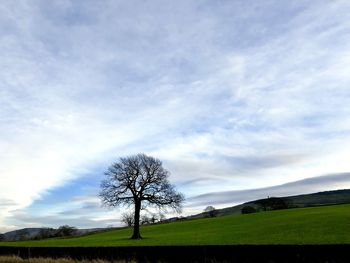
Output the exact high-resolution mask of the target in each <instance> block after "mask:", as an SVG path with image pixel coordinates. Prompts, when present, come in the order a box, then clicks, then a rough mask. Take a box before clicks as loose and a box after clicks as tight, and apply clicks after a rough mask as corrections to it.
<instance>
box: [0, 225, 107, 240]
mask: <svg viewBox="0 0 350 263" xmlns="http://www.w3.org/2000/svg"><path fill="white" fill-rule="evenodd" d="M104 230H105V229H104V228H91V229H75V228H73V231H72V232H71V233H69V234H66V235H65V234H64V233H62V230H60V229H54V228H44V227H43V228H23V229H19V230H14V231H10V232H7V233H4V234H0V241H20V240H31V239H46V238H50V237H63V236H82V235H86V234H90V233H96V232H99V231H104Z"/></svg>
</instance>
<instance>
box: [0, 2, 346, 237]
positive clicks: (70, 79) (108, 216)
mask: <svg viewBox="0 0 350 263" xmlns="http://www.w3.org/2000/svg"><path fill="white" fill-rule="evenodd" d="M0 49H1V52H0V80H1V81H0V127H1V129H0V160H1V161H0V164H1V165H0V204H1V211H0V232H4V231H7V230H11V229H16V228H22V227H33V226H50V227H57V226H59V225H63V224H71V225H75V226H77V227H104V226H109V225H118V224H120V223H119V217H120V213H121V212H122V211H123V210H122V209H114V210H108V209H106V208H102V207H101V206H100V201H99V199H98V197H97V194H98V192H99V184H100V181H101V179H102V178H103V172H104V171H105V170H106V169H107V167H108V166H109V165H110V164H111V163H112V162H113V161H115V160H117V159H118V158H119V157H122V156H126V155H130V154H135V153H140V152H144V153H146V154H149V155H152V156H155V157H157V158H160V159H161V160H162V161H163V163H164V166H165V167H166V168H167V169H168V170H169V171H170V172H171V177H170V179H171V181H172V182H173V183H174V184H175V185H176V186H177V188H178V190H180V191H182V192H183V193H184V194H185V196H186V197H187V202H186V204H185V207H184V212H183V213H184V214H191V213H196V212H200V211H202V210H203V209H204V207H205V202H207V203H208V204H209V203H210V204H213V205H215V206H216V207H224V206H228V205H233V204H235V203H238V202H242V201H248V200H250V199H254V198H259V197H265V196H267V195H271V194H270V192H274V193H276V194H278V195H282V194H283V193H286V194H298V193H305V192H314V191H321V190H330V189H339V188H350V176H348V172H350V162H349V156H350V140H349V139H350V118H349V116H350V74H349V69H350V3H349V2H348V1H345V0H344V1H341V0H337V1H316V0H315V1H283V2H281V1H231V0H230V1H225V0H214V1H194V0H193V1H191V0H183V1H178V0H177V1H167V2H166V3H165V2H164V1H160V0H158V1H157V0H155V1H151V0H150V1H103V0H101V1H69V0H61V1H49V2H48V1H39V0H38V1H31V2H30V3H29V2H28V1H16V2H14V1H6V0H3V1H1V3H0ZM325 178H326V179H327V180H326V179H325ZM308 179H310V180H311V179H312V180H311V181H305V180H308ZM292 182H294V184H290V183H292ZM310 182H311V183H310ZM295 185H298V187H296V186H295ZM256 189H260V190H259V191H257V190H256ZM276 189H278V191H277V190H276ZM242 191H245V192H244V193H245V194H244V195H243V194H242ZM247 193H249V194H247ZM239 194H242V195H241V196H244V197H242V198H240V197H237V195H239ZM230 195H231V196H233V197H232V199H228V198H227V196H230ZM198 196H200V197H198ZM214 196H215V198H214ZM200 198H202V199H201V200H202V201H200ZM210 198H213V200H215V202H214V203H213V200H211V199H210ZM204 200H205V201H204Z"/></svg>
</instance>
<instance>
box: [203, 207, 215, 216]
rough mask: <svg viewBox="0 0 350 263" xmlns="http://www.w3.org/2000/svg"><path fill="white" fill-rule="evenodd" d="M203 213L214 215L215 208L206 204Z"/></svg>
mask: <svg viewBox="0 0 350 263" xmlns="http://www.w3.org/2000/svg"><path fill="white" fill-rule="evenodd" d="M204 213H206V214H207V215H209V216H210V217H215V216H216V215H217V210H216V209H215V207H214V206H211V205H210V206H207V207H206V208H205V209H204Z"/></svg>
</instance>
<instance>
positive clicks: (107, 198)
mask: <svg viewBox="0 0 350 263" xmlns="http://www.w3.org/2000/svg"><path fill="white" fill-rule="evenodd" d="M169 174H170V173H169V172H168V171H167V170H166V169H164V168H163V166H162V162H161V161H160V160H159V159H156V158H154V157H151V156H147V155H145V154H137V155H133V156H128V157H125V158H120V159H119V161H118V162H115V163H113V164H112V165H111V166H110V167H109V168H108V170H107V171H106V172H105V175H106V177H107V178H106V179H105V180H103V181H102V183H101V192H100V198H101V200H102V203H103V204H104V205H106V206H110V207H115V206H121V205H126V206H130V205H134V232H133V235H132V238H133V239H139V238H141V235H140V230H139V224H140V210H141V209H142V208H144V207H147V206H156V207H158V208H167V207H168V208H172V209H175V210H176V211H178V212H179V211H181V205H182V202H183V200H184V196H183V195H182V194H181V193H178V192H177V191H176V190H175V187H174V186H173V185H172V184H170V182H169V180H168V177H169Z"/></svg>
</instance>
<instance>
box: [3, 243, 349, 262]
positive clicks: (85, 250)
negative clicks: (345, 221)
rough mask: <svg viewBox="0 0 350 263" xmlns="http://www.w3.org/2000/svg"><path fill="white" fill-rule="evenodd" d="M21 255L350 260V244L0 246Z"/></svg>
mask: <svg viewBox="0 0 350 263" xmlns="http://www.w3.org/2000/svg"><path fill="white" fill-rule="evenodd" d="M0 255H18V256H20V257H22V258H30V257H50V258H61V257H70V258H73V259H78V260H80V259H105V260H111V261H112V260H118V259H120V260H136V261H137V262H247V263H248V262H268V263H274V262H286V263H287V262H307V263H313V262H320V263H321V262H322V263H323V262H328V263H331V262H332V263H335V262H344V263H345V262H350V245H232V246H231V245H229V246H157V247H29V248H28V247H0Z"/></svg>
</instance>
